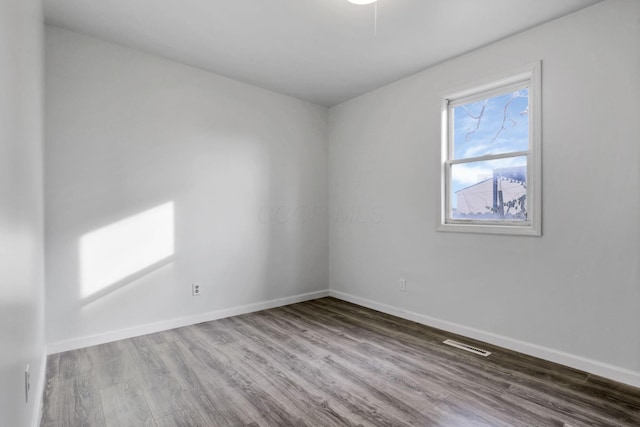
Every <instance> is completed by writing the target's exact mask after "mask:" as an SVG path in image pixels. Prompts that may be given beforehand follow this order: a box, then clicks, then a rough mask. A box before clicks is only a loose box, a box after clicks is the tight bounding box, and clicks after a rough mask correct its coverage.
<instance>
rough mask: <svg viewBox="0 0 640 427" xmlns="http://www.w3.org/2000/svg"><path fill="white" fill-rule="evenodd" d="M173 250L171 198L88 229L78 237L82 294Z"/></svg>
mask: <svg viewBox="0 0 640 427" xmlns="http://www.w3.org/2000/svg"><path fill="white" fill-rule="evenodd" d="M173 253H174V206H173V202H169V203H165V204H163V205H160V206H157V207H155V208H152V209H149V210H147V211H144V212H142V213H139V214H137V215H134V216H132V217H129V218H126V219H124V220H122V221H118V222H116V223H113V224H111V225H108V226H106V227H103V228H100V229H98V230H95V231H92V232H90V233H87V234H85V235H84V236H82V237H81V238H80V280H81V293H82V297H83V298H86V297H88V296H91V295H94V294H95V293H97V292H100V291H102V290H105V289H106V288H108V287H109V286H111V285H113V284H115V283H118V282H119V281H121V280H123V279H126V278H127V277H129V276H131V275H133V274H136V273H138V272H140V271H141V270H144V269H145V268H148V267H150V266H152V265H154V264H156V263H158V262H160V261H162V260H164V259H166V258H168V257H170V256H171V255H173Z"/></svg>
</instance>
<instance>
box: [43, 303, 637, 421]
mask: <svg viewBox="0 0 640 427" xmlns="http://www.w3.org/2000/svg"><path fill="white" fill-rule="evenodd" d="M446 338H453V339H457V340H462V341H465V342H468V343H470V344H472V345H476V346H479V347H481V348H484V349H487V350H489V351H492V352H493V354H492V355H491V356H489V357H488V358H484V357H481V356H476V355H474V354H471V353H467V352H465V351H461V350H458V349H456V348H453V347H449V346H445V345H442V344H441V342H442V341H443V340H444V339H446ZM247 425H248V426H290V425H291V426H351V425H353V426H360V425H362V426H374V425H375V426H404V425H415V426H448V427H449V426H450V427H458V426H527V427H529V426H573V427H577V426H586V425H588V426H592V425H596V426H640V390H638V389H634V388H632V387H627V386H623V385H621V384H617V383H613V382H609V381H606V380H604V379H601V378H596V377H593V376H589V375H588V374H586V373H584V372H580V371H576V370H573V369H569V368H565V367H562V366H559V365H555V364H552V363H548V362H542V361H540V360H538V359H535V358H532V357H528V356H523V355H520V354H517V353H513V352H510V351H506V350H504V349H500V348H495V347H492V346H490V345H487V344H483V343H478V342H474V341H473V340H468V339H463V338H461V337H456V336H455V335H452V334H447V333H445V332H442V331H439V330H435V329H431V328H428V327H425V326H422V325H419V324H416V323H412V322H408V321H405V320H402V319H398V318H396V317H393V316H389V315H385V314H382V313H379V312H375V311H372V310H368V309H365V308H362V307H359V306H355V305H352V304H349V303H346V302H342V301H339V300H336V299H332V298H323V299H319V300H315V301H310V302H305V303H300V304H295V305H290V306H287V307H281V308H276V309H272V310H267V311H262V312H258V313H252V314H248V315H243V316H237V317H231V318H227V319H222V320H217V321H213V322H208V323H202V324H199V325H194V326H189V327H185V328H180V329H174V330H171V331H167V332H162V333H158V334H152V335H146V336H143V337H138V338H133V339H129V340H123V341H118V342H114V343H110V344H104V345H100V346H95V347H89V348H85V349H81V350H75V351H70V352H66V353H60V354H55V355H52V356H49V359H48V366H47V385H46V390H45V397H44V408H43V419H42V426H61V427H62V426H136V427H138V426H157V427H168V426H189V427H192V426H247Z"/></svg>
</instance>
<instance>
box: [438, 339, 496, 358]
mask: <svg viewBox="0 0 640 427" xmlns="http://www.w3.org/2000/svg"><path fill="white" fill-rule="evenodd" d="M443 343H444V344H447V345H450V346H451V347H456V348H460V349H462V350H466V351H468V352H469V353H473V354H478V355H480V356H484V357H487V356H488V355H490V354H491V352H490V351H487V350H483V349H481V348H477V347H473V346H470V345H468V344H463V343H461V342H458V341H454V340H444V341H443Z"/></svg>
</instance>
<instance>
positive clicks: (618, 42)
mask: <svg viewBox="0 0 640 427" xmlns="http://www.w3.org/2000/svg"><path fill="white" fill-rule="evenodd" d="M639 16H640V2H637V1H633V0H627V1H624V0H623V1H607V2H603V3H600V4H597V5H595V6H593V7H590V8H587V9H585V10H583V11H581V12H578V13H575V14H572V15H569V16H566V17H564V18H561V19H559V20H556V21H553V22H551V23H549V24H546V25H543V26H541V27H538V28H535V29H532V30H530V31H528V32H525V33H522V34H520V35H517V36H515V37H510V38H508V39H505V40H503V41H501V42H498V43H496V44H493V45H491V46H488V47H486V48H483V49H480V50H478V51H474V52H472V53H470V54H467V55H464V56H462V57H459V58H456V59H454V60H451V61H448V62H446V63H443V64H441V65H439V66H437V67H434V68H431V69H428V70H426V71H424V72H421V73H419V74H417V75H414V76H412V77H409V78H407V79H404V80H401V81H399V82H396V83H394V84H392V85H389V86H387V87H384V88H381V89H379V90H377V91H374V92H372V93H369V94H366V95H364V96H362V97H359V98H357V99H354V100H352V101H350V102H347V103H345V104H342V105H340V106H337V107H334V108H332V109H331V110H330V149H329V176H330V189H329V193H330V196H329V199H330V203H329V206H330V211H331V213H332V215H333V216H334V218H332V222H331V229H330V234H331V237H330V266H331V267H330V269H331V273H330V276H331V289H332V292H337V293H336V295H338V296H341V297H348V298H350V299H352V300H354V301H356V302H360V303H363V302H364V303H368V304H369V305H373V306H378V307H382V305H383V304H385V305H386V308H385V309H388V310H390V311H393V312H396V313H402V312H404V313H405V315H407V316H408V317H412V318H416V319H418V320H421V321H425V322H426V323H432V324H434V325H436V326H440V327H444V328H447V329H451V330H456V331H459V332H462V333H465V334H467V335H472V336H476V337H479V338H481V339H487V340H490V341H494V342H496V343H499V344H502V345H505V346H508V347H512V348H516V349H519V350H524V351H526V352H529V353H534V354H537V355H540V356H543V357H547V358H552V359H555V360H558V361H561V362H563V363H568V364H572V365H574V366H578V367H581V368H586V369H590V370H594V369H595V370H598V371H599V372H600V373H605V374H609V375H614V376H616V377H617V378H618V379H621V380H625V381H630V382H633V383H635V384H636V385H640V271H639V265H640V222H639V221H638V218H639V214H638V213H639V212H640V191H639V188H640V175H639V167H638V164H639V163H640V144H638V138H639V135H640V129H639V127H638V123H639V120H638V117H640V106H639V101H638V100H639V99H640V96H638V95H639V94H640V91H639V79H638V76H639V75H640V31H639V26H640V25H639V18H638V17H639ZM536 60H542V103H543V107H542V108H543V114H542V127H543V132H542V151H543V160H542V162H543V163H542V167H543V177H542V179H543V196H542V197H543V199H542V203H543V212H542V213H543V223H542V228H543V236H542V237H539V238H537V237H516V236H495V235H471V234H455V233H445V232H436V225H437V221H438V212H439V201H440V160H439V159H440V102H441V98H440V97H441V96H442V95H444V94H445V93H446V92H447V91H449V90H451V89H455V88H457V87H460V86H462V85H467V84H469V83H470V82H473V81H474V80H476V79H480V78H484V77H486V76H491V75H492V74H496V73H502V72H505V71H508V70H510V69H513V68H518V67H520V66H522V65H525V64H527V63H529V62H531V61H536ZM349 213H351V216H349ZM400 278H404V279H406V280H407V292H406V293H403V292H399V286H398V281H399V279H400ZM383 308H384V307H383Z"/></svg>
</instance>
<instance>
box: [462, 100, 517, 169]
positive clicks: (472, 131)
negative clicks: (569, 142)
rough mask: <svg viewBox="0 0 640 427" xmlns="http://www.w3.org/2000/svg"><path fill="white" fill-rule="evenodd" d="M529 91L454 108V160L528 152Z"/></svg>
mask: <svg viewBox="0 0 640 427" xmlns="http://www.w3.org/2000/svg"><path fill="white" fill-rule="evenodd" d="M528 106H529V90H528V89H527V88H523V89H520V90H516V91H513V92H509V93H506V94H504V95H499V96H495V97H492V98H486V99H483V100H480V101H477V102H471V103H468V104H464V105H459V106H457V107H454V108H453V109H452V110H453V111H452V115H453V148H454V149H453V158H454V159H468V158H471V157H479V156H484V155H487V154H502V153H509V152H513V151H526V150H528V148H529V107H528Z"/></svg>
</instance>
